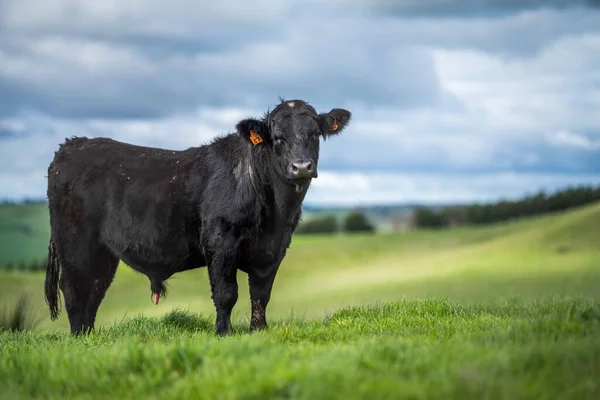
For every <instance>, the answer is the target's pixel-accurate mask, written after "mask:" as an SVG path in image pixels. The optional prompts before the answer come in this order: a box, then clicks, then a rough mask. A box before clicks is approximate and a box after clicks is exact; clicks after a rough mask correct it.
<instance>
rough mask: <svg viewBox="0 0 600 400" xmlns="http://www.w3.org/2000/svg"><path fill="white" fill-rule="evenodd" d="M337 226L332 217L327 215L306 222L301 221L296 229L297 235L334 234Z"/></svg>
mask: <svg viewBox="0 0 600 400" xmlns="http://www.w3.org/2000/svg"><path fill="white" fill-rule="evenodd" d="M337 229H338V226H337V221H336V220H335V217H334V216H331V215H328V216H323V217H315V218H311V219H309V220H307V221H303V222H301V223H300V224H299V225H298V229H296V232H297V233H300V234H303V233H306V234H308V233H335V232H337Z"/></svg>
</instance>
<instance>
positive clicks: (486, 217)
mask: <svg viewBox="0 0 600 400" xmlns="http://www.w3.org/2000/svg"><path fill="white" fill-rule="evenodd" d="M595 201H600V187H596V188H594V187H592V186H579V187H570V188H567V189H563V190H560V191H557V192H555V193H554V194H550V195H547V194H546V193H544V192H543V191H542V192H539V193H538V194H535V195H532V196H526V197H524V198H522V199H520V200H513V201H508V200H502V201H498V202H495V203H489V204H472V205H464V206H450V207H444V208H439V209H435V208H431V207H419V208H417V209H416V211H415V216H414V221H415V225H416V226H417V227H424V228H444V227H448V226H457V225H476V224H487V223H491V222H499V221H506V220H509V219H515V218H521V217H528V216H534V215H540V214H545V213H549V212H554V211H562V210H566V209H569V208H573V207H578V206H582V205H585V204H589V203H593V202H595Z"/></svg>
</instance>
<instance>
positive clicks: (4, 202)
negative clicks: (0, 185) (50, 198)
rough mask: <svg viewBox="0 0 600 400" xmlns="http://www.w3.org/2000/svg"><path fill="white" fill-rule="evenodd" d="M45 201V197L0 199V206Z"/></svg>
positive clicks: (41, 202) (42, 202)
mask: <svg viewBox="0 0 600 400" xmlns="http://www.w3.org/2000/svg"><path fill="white" fill-rule="evenodd" d="M46 203H47V201H46V200H45V199H36V198H30V199H23V200H10V199H0V206H18V205H30V204H46Z"/></svg>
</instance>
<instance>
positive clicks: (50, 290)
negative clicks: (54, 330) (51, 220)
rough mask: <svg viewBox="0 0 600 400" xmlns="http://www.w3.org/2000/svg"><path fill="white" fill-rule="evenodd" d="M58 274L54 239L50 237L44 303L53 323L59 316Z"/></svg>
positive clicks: (58, 265) (58, 268)
mask: <svg viewBox="0 0 600 400" xmlns="http://www.w3.org/2000/svg"><path fill="white" fill-rule="evenodd" d="M59 274H60V264H59V262H58V257H57V253H56V245H55V244H54V238H53V237H52V236H51V237H50V244H49V245H48V264H47V265H46V285H45V293H46V303H47V304H48V307H50V319H52V320H53V321H54V320H56V319H57V318H58V314H60V304H59V301H58V277H59Z"/></svg>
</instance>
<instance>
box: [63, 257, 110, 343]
mask: <svg viewBox="0 0 600 400" xmlns="http://www.w3.org/2000/svg"><path fill="white" fill-rule="evenodd" d="M67 254H68V253H67ZM117 265H118V259H117V258H116V257H114V256H113V255H112V254H110V253H109V252H108V251H107V250H105V249H100V248H98V247H96V248H95V250H94V251H86V252H81V253H74V254H71V257H65V261H64V264H63V271H62V274H61V277H60V282H59V285H60V289H61V290H62V292H63V296H64V298H65V308H66V310H67V315H68V317H69V324H70V325H71V333H72V334H75V335H77V334H85V333H88V332H89V331H90V330H91V329H93V328H94V322H95V319H96V313H97V311H98V307H99V306H100V303H101V302H102V299H103V298H104V295H105V293H106V290H107V289H108V287H109V286H110V284H111V282H112V279H113V277H114V275H115V271H116V269H117Z"/></svg>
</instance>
